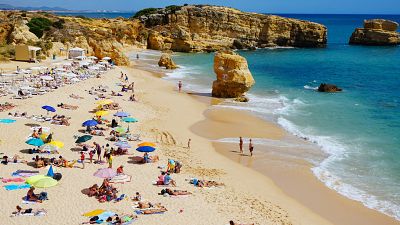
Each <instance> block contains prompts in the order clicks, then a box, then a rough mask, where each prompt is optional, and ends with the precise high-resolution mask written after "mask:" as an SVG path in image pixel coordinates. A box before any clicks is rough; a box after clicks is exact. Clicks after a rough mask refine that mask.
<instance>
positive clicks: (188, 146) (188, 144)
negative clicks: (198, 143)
mask: <svg viewBox="0 0 400 225" xmlns="http://www.w3.org/2000/svg"><path fill="white" fill-rule="evenodd" d="M190 142H192V139H190V138H189V140H188V143H187V148H188V149H190Z"/></svg>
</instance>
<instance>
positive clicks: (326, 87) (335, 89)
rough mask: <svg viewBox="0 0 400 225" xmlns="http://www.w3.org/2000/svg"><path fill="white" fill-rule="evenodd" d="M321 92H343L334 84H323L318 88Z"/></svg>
mask: <svg viewBox="0 0 400 225" xmlns="http://www.w3.org/2000/svg"><path fill="white" fill-rule="evenodd" d="M318 91H319V92H339V91H342V89H341V88H339V87H338V86H336V85H334V84H321V85H319V87H318Z"/></svg>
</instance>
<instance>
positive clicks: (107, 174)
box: [93, 168, 117, 179]
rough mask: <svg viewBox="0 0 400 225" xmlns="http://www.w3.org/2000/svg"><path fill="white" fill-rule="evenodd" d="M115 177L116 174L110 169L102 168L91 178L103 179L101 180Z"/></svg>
mask: <svg viewBox="0 0 400 225" xmlns="http://www.w3.org/2000/svg"><path fill="white" fill-rule="evenodd" d="M116 175H117V172H116V171H115V170H114V169H112V168H102V169H98V170H97V171H96V172H95V173H94V174H93V176H95V177H99V178H103V179H110V178H113V177H115V176H116Z"/></svg>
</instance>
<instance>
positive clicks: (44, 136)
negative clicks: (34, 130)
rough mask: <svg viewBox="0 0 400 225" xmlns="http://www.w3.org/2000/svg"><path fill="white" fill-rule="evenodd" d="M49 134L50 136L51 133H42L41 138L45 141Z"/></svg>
mask: <svg viewBox="0 0 400 225" xmlns="http://www.w3.org/2000/svg"><path fill="white" fill-rule="evenodd" d="M47 136H49V134H47V133H43V134H41V135H40V139H42V141H45V140H46V139H47Z"/></svg>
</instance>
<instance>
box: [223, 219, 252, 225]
mask: <svg viewBox="0 0 400 225" xmlns="http://www.w3.org/2000/svg"><path fill="white" fill-rule="evenodd" d="M229 225H254V223H249V224H244V223H235V222H233V220H231V221H229Z"/></svg>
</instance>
